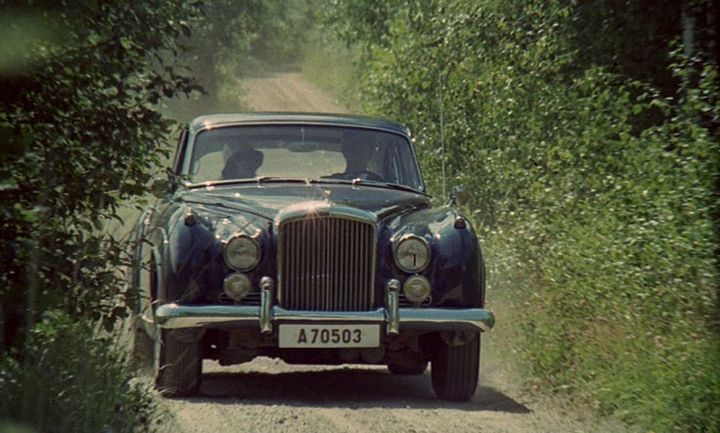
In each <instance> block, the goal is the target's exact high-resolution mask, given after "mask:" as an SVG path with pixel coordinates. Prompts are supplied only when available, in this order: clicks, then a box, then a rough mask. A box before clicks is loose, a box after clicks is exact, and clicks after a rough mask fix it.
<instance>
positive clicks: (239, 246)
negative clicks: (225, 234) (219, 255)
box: [223, 234, 261, 272]
mask: <svg viewBox="0 0 720 433" xmlns="http://www.w3.org/2000/svg"><path fill="white" fill-rule="evenodd" d="M260 254H261V249H260V243H259V242H258V241H257V239H255V238H251V237H250V236H248V235H244V234H240V235H235V236H233V237H232V238H230V240H229V241H228V242H227V244H225V250H224V251H223V258H224V259H225V263H226V264H227V265H228V266H229V267H230V268H232V269H234V270H236V271H242V272H247V271H250V270H252V269H253V268H254V267H255V266H257V264H258V262H260Z"/></svg>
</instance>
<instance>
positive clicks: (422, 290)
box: [403, 275, 432, 304]
mask: <svg viewBox="0 0 720 433" xmlns="http://www.w3.org/2000/svg"><path fill="white" fill-rule="evenodd" d="M431 290H432V287H431V286H430V280H428V279H427V278H425V277H423V276H422V275H413V276H412V277H410V278H408V279H407V280H405V284H403V293H404V294H405V298H406V299H407V300H409V301H410V302H412V303H413V304H420V303H422V302H423V301H424V300H426V299H427V298H428V297H429V296H430V292H431Z"/></svg>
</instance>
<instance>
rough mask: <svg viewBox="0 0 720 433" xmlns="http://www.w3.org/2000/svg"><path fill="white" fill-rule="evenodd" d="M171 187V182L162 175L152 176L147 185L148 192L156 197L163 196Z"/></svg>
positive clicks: (168, 192)
mask: <svg viewBox="0 0 720 433" xmlns="http://www.w3.org/2000/svg"><path fill="white" fill-rule="evenodd" d="M172 189H173V188H172V182H171V181H170V179H164V178H162V177H156V178H153V180H151V181H150V185H149V187H148V190H149V191H150V194H152V195H154V196H155V197H157V198H163V197H165V196H166V195H168V194H170V192H172Z"/></svg>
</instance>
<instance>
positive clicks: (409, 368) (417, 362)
mask: <svg viewBox="0 0 720 433" xmlns="http://www.w3.org/2000/svg"><path fill="white" fill-rule="evenodd" d="M427 366H428V362H427V361H425V360H422V359H413V360H411V361H407V362H403V363H401V364H400V363H399V364H388V370H390V372H391V373H393V374H401V375H407V376H417V375H420V374H423V373H425V370H427Z"/></svg>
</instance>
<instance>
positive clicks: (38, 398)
mask: <svg viewBox="0 0 720 433" xmlns="http://www.w3.org/2000/svg"><path fill="white" fill-rule="evenodd" d="M118 341H119V340H118V339H117V338H115V336H113V335H107V336H104V337H101V336H98V334H97V333H96V332H94V331H93V330H92V329H90V327H89V326H88V325H87V322H77V321H74V320H72V319H70V318H69V317H68V316H67V315H65V314H63V313H58V312H52V313H47V314H46V315H45V318H44V319H43V320H42V321H41V322H40V323H38V324H37V325H36V326H35V327H34V328H33V330H32V332H31V334H30V337H29V339H28V341H27V345H28V349H27V350H26V352H25V357H24V359H23V360H22V361H18V360H16V359H15V358H13V357H10V356H9V355H8V354H7V353H6V354H3V355H0V419H2V420H3V422H2V423H0V430H3V429H4V428H5V427H7V426H6V425H3V424H4V423H5V422H9V421H13V422H15V423H19V424H21V425H24V426H25V427H27V428H31V429H34V431H39V432H46V431H52V432H101V431H112V432H117V433H121V432H149V431H154V430H155V427H156V426H153V425H152V420H153V419H154V418H156V416H157V412H158V409H157V407H156V405H155V403H154V402H153V401H152V399H151V398H150V395H151V394H150V393H149V392H148V390H147V389H146V388H145V387H144V386H143V385H142V384H140V383H139V382H136V381H135V380H134V379H133V374H132V369H131V368H130V367H129V365H130V363H129V355H128V353H127V350H126V349H125V348H124V347H121V346H120V343H118ZM30 431H33V430H30Z"/></svg>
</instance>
